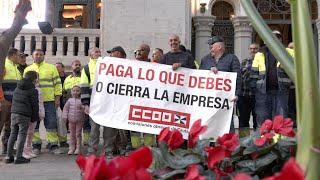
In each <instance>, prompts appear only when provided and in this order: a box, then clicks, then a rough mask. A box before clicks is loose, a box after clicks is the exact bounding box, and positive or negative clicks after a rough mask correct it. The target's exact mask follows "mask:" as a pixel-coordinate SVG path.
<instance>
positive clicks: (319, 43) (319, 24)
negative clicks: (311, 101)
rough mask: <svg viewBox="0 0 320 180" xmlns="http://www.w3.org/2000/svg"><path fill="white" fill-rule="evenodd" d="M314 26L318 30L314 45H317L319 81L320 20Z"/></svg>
mask: <svg viewBox="0 0 320 180" xmlns="http://www.w3.org/2000/svg"><path fill="white" fill-rule="evenodd" d="M316 25H317V30H318V39H317V42H316V44H317V45H318V54H317V57H318V74H319V79H320V18H318V19H317V20H316Z"/></svg>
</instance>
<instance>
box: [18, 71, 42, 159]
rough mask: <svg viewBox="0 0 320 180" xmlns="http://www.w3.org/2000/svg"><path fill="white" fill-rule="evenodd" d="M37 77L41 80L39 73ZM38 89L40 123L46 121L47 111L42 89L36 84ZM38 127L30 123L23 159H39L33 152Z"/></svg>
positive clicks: (35, 123)
mask: <svg viewBox="0 0 320 180" xmlns="http://www.w3.org/2000/svg"><path fill="white" fill-rule="evenodd" d="M37 75H38V78H39V74H38V73H37ZM36 89H37V90H38V98H39V119H40V121H42V120H44V117H45V111H44V105H43V100H42V94H41V89H40V87H39V83H37V84H36ZM36 126H37V122H30V125H29V129H28V132H27V138H26V142H25V144H24V149H23V157H25V158H27V159H31V158H35V157H37V155H36V154H34V153H33V152H32V136H33V133H34V130H35V129H36Z"/></svg>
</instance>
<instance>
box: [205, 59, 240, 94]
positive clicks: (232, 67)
mask: <svg viewBox="0 0 320 180" xmlns="http://www.w3.org/2000/svg"><path fill="white" fill-rule="evenodd" d="M211 67H217V68H218V71H224V72H236V73H237V84H236V95H237V96H240V95H241V74H240V62H239V59H238V58H237V56H235V55H234V54H226V53H225V54H223V55H222V56H221V57H220V59H219V60H218V62H217V63H216V62H215V60H214V59H213V57H212V55H211V54H207V55H206V56H204V57H203V58H202V59H201V64H200V68H199V69H204V70H210V68H211Z"/></svg>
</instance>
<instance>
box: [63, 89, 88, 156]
mask: <svg viewBox="0 0 320 180" xmlns="http://www.w3.org/2000/svg"><path fill="white" fill-rule="evenodd" d="M80 92H81V91H80V87H79V86H77V85H76V86H74V87H73V88H72V89H71V93H72V98H70V99H69V100H68V101H67V103H66V104H65V105H64V108H63V114H62V118H63V120H65V121H66V122H67V121H68V122H69V130H70V147H69V151H68V154H69V155H71V154H79V153H80V151H81V150H80V148H81V143H82V135H81V131H82V127H83V124H84V121H85V114H84V107H83V106H82V103H81V99H80V95H81V93H80Z"/></svg>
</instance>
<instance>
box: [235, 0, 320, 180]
mask: <svg viewBox="0 0 320 180" xmlns="http://www.w3.org/2000/svg"><path fill="white" fill-rule="evenodd" d="M289 1H290V3H291V12H292V15H291V17H292V30H293V35H294V37H293V40H294V42H295V47H294V48H295V56H294V59H295V67H296V69H295V70H294V65H293V63H292V60H291V57H290V56H289V55H288V53H287V52H286V51H285V50H284V48H283V46H282V45H280V43H279V42H278V41H276V39H275V37H274V36H273V35H272V34H271V30H270V29H269V28H268V26H267V25H266V24H265V23H264V21H263V19H262V18H261V16H260V14H259V13H258V11H257V10H256V8H255V6H254V4H253V2H252V1H251V0H241V3H242V6H243V8H244V10H245V11H246V13H247V15H248V16H249V18H250V20H251V21H252V24H253V26H254V28H255V30H256V31H257V32H258V33H259V35H260V36H261V38H262V39H263V40H264V41H265V42H266V44H267V45H268V47H269V48H270V50H271V51H272V53H273V54H274V55H275V57H276V58H277V59H278V60H279V61H280V63H281V64H282V66H283V67H284V69H285V71H286V73H287V74H288V75H289V77H290V78H291V79H294V78H293V77H294V74H296V75H297V76H296V78H295V86H296V97H297V98H296V99H297V118H298V151H297V160H298V162H299V164H300V166H301V167H302V169H303V170H305V172H307V176H306V177H307V179H310V180H314V179H320V178H319V177H320V176H319V175H320V171H319V169H320V157H319V156H320V153H319V152H318V151H317V153H315V152H316V151H314V149H316V150H319V147H320V131H319V127H320V121H319V117H320V89H319V81H318V77H317V58H316V53H315V49H316V48H315V47H314V39H313V33H312V29H311V17H310V14H309V13H310V12H309V7H308V1H307V0H289ZM311 147H313V148H311ZM315 147H316V148H315ZM311 149H313V151H311ZM311 157H312V158H311Z"/></svg>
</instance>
